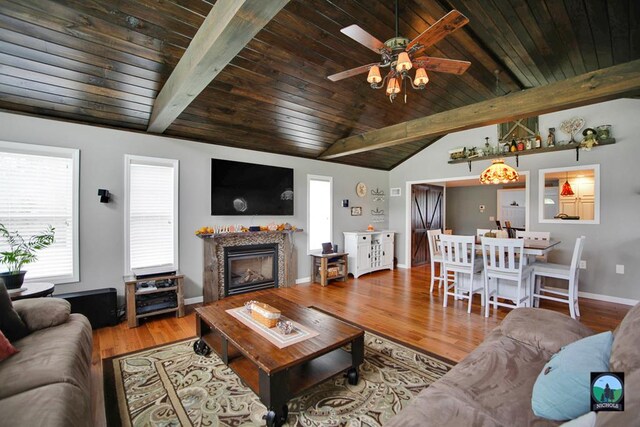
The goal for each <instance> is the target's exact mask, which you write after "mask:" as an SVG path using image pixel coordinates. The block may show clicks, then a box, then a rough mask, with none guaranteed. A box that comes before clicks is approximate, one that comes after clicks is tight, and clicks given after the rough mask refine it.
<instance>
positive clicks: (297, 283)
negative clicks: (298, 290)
mask: <svg viewBox="0 0 640 427" xmlns="http://www.w3.org/2000/svg"><path fill="white" fill-rule="evenodd" d="M310 281H311V277H301V278H299V279H296V285H299V284H300V283H309V282H310Z"/></svg>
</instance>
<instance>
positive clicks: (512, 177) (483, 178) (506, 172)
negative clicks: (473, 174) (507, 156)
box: [480, 159, 518, 184]
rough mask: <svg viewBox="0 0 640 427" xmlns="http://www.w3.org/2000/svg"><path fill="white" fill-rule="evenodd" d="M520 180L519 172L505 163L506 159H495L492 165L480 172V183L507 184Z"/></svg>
mask: <svg viewBox="0 0 640 427" xmlns="http://www.w3.org/2000/svg"><path fill="white" fill-rule="evenodd" d="M517 180H518V172H517V171H516V170H515V169H514V168H512V167H511V166H509V165H506V164H505V163H504V159H495V160H493V161H492V163H491V166H489V167H488V168H486V169H485V170H484V171H483V172H482V173H481V174H480V184H507V183H509V182H514V181H517Z"/></svg>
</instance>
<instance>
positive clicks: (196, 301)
mask: <svg viewBox="0 0 640 427" xmlns="http://www.w3.org/2000/svg"><path fill="white" fill-rule="evenodd" d="M203 301H204V298H203V297H193V298H185V299H184V305H191V304H199V303H201V302H203Z"/></svg>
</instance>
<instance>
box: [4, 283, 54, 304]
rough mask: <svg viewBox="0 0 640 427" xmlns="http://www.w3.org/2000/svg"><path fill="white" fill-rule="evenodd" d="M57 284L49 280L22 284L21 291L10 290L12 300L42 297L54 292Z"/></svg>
mask: <svg viewBox="0 0 640 427" xmlns="http://www.w3.org/2000/svg"><path fill="white" fill-rule="evenodd" d="M54 288H55V285H54V284H53V283H48V282H33V283H25V284H23V285H22V288H21V290H20V291H9V298H11V301H17V300H19V299H27V298H41V297H46V296H49V295H51V294H53V290H54Z"/></svg>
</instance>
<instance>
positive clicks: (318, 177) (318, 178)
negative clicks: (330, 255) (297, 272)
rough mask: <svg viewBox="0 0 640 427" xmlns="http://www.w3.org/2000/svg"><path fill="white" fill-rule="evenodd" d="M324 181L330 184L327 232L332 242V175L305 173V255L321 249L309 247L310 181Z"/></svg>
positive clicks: (315, 252)
mask: <svg viewBox="0 0 640 427" xmlns="http://www.w3.org/2000/svg"><path fill="white" fill-rule="evenodd" d="M312 180H314V181H326V182H328V183H329V185H330V187H331V188H330V191H329V207H330V209H331V212H330V214H329V234H330V236H329V237H330V239H331V241H332V242H333V177H332V176H325V175H312V174H307V230H308V232H307V255H311V254H317V253H320V252H322V249H321V248H320V249H313V250H312V249H311V225H310V224H311V218H310V217H311V197H310V196H311V181H312ZM319 251H320V252H319Z"/></svg>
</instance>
